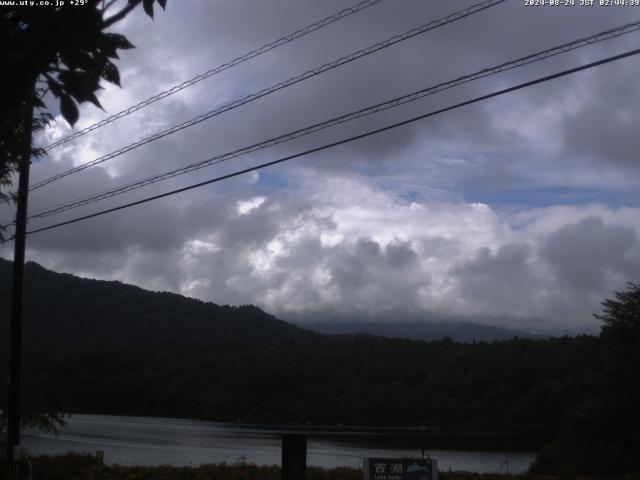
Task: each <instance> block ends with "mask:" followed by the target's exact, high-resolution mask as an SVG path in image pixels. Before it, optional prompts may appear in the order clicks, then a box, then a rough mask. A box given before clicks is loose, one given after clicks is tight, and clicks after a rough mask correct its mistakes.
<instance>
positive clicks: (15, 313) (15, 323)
mask: <svg viewBox="0 0 640 480" xmlns="http://www.w3.org/2000/svg"><path fill="white" fill-rule="evenodd" d="M34 95H35V90H34V89H31V90H30V91H28V92H27V95H26V96H25V102H24V115H23V119H22V122H23V124H22V135H23V146H22V147H23V149H22V154H21V157H20V165H19V167H18V202H17V203H18V204H17V208H16V226H15V234H14V237H15V245H14V253H13V279H12V288H11V323H10V333H9V402H8V409H7V417H8V418H7V420H8V421H7V467H8V476H7V477H8V479H9V480H17V478H18V462H19V461H20V458H19V455H20V417H21V415H20V414H21V412H20V388H21V387H20V384H21V382H20V376H21V370H22V313H23V298H24V294H23V293H24V292H23V291H24V257H25V240H26V234H27V200H28V196H29V168H30V166H31V130H32V125H33V96H34Z"/></svg>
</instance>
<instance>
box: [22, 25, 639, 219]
mask: <svg viewBox="0 0 640 480" xmlns="http://www.w3.org/2000/svg"><path fill="white" fill-rule="evenodd" d="M638 30H640V21H638V22H634V23H629V24H625V25H622V26H619V27H616V28H612V29H609V30H606V31H604V32H600V33H597V34H595V35H591V36H589V37H584V38H580V39H578V40H574V41H572V42H569V43H565V44H562V45H560V46H557V47H553V48H550V49H547V50H542V51H540V52H537V53H533V54H530V55H527V56H525V57H521V58H518V59H516V60H511V61H508V62H505V63H502V64H500V65H497V66H494V67H490V68H485V69H482V70H479V71H477V72H474V73H472V74H469V75H465V76H462V77H458V78H456V79H454V80H450V81H447V82H443V83H439V84H437V85H435V86H431V87H428V88H425V89H422V90H418V91H417V92H413V93H410V94H408V95H404V96H401V97H396V98H394V99H392V100H388V101H386V102H382V103H379V104H377V105H374V106H371V107H367V108H363V109H361V110H357V111H355V112H351V113H349V114H346V115H342V116H339V117H335V118H332V119H330V120H326V121H324V122H321V123H317V124H314V125H311V126H308V127H305V128H302V129H299V130H295V131H293V132H289V133H286V134H284V135H280V136H277V137H273V138H270V139H268V140H264V141H262V142H259V143H255V144H253V145H250V146H247V147H243V148H240V149H237V150H234V151H231V152H227V153H223V154H220V155H216V156H214V157H211V158H208V159H206V160H202V161H200V162H197V163H193V164H190V165H186V166H184V167H180V168H177V169H174V170H170V171H168V172H165V173H162V174H159V175H155V176H153V177H148V178H145V179H142V180H138V181H136V182H133V183H130V184H127V185H123V186H120V187H118V188H115V189H112V190H108V191H105V192H101V193H98V194H92V195H89V196H85V197H82V198H80V199H77V200H74V201H71V202H67V203H63V204H59V205H56V206H53V207H48V208H45V209H41V210H39V211H36V212H34V213H32V214H31V215H30V216H29V217H28V218H29V219H33V218H42V217H47V216H50V215H54V214H57V213H61V212H64V211H67V210H71V209H73V208H78V207H81V206H85V205H89V204H91V203H95V202H97V201H100V200H104V199H106V198H110V197H113V196H116V195H120V194H123V193H126V192H130V191H132V190H137V189H139V188H142V187H145V186H147V185H151V184H153V183H157V182H160V181H162V180H166V179H169V178H173V177H176V176H178V175H183V174H186V173H189V172H193V171H195V170H199V169H201V168H204V167H208V166H211V165H216V164H218V163H222V162H224V161H227V160H230V159H232V158H236V157H239V156H241V155H246V154H248V153H252V152H255V151H257V150H262V149H264V148H268V147H271V146H273V145H277V144H280V143H284V142H288V141H290V140H293V139H296V138H300V137H302V136H305V135H309V134H311V133H314V132H317V131H319V130H323V129H326V128H329V127H332V126H335V125H338V124H342V123H346V122H349V121H351V120H355V119H358V118H362V117H364V116H367V115H371V114H374V113H378V112H381V111H385V110H388V109H392V108H395V107H398V106H400V105H404V104H406V103H409V102H413V101H416V100H418V99H420V98H423V97H426V96H428V95H434V94H436V93H439V92H442V91H444V90H448V89H450V88H453V87H455V86H458V85H461V84H464V83H468V82H471V81H475V80H478V79H480V78H484V77H487V76H490V75H495V74H497V73H500V72H504V71H507V70H511V69H514V68H518V67H522V66H524V65H529V64H531V63H535V62H539V61H542V60H544V59H547V58H549V57H552V56H555V55H559V54H562V53H566V52H569V51H572V50H575V49H578V48H581V47H584V46H587V45H592V44H594V43H598V42H601V41H604V40H608V39H611V38H616V37H619V36H621V35H626V34H628V33H631V32H635V31H638Z"/></svg>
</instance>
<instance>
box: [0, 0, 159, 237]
mask: <svg viewBox="0 0 640 480" xmlns="http://www.w3.org/2000/svg"><path fill="white" fill-rule="evenodd" d="M155 2H157V3H158V4H159V5H160V6H161V7H162V8H165V5H166V0H128V2H127V3H126V4H125V5H124V6H122V7H121V8H120V9H119V10H118V11H115V12H113V9H114V4H115V3H116V2H114V1H111V0H110V1H108V2H104V1H102V0H88V1H87V3H86V4H85V5H81V6H80V5H79V6H69V5H66V6H59V7H49V6H47V7H46V9H47V10H46V13H45V12H44V11H43V10H44V9H43V8H26V7H14V8H10V7H4V8H3V9H1V10H0V65H2V69H0V112H2V113H1V114H0V151H1V152H2V156H1V157H0V187H8V186H10V185H11V174H12V172H13V171H15V170H16V169H17V166H18V164H19V159H20V158H21V155H22V152H23V151H24V149H25V140H24V138H25V129H24V127H25V125H26V123H25V111H26V112H30V111H31V109H30V107H29V106H30V105H33V106H34V107H35V108H36V111H37V112H38V113H37V114H36V115H35V117H34V120H33V121H34V126H35V127H36V129H38V128H42V127H43V126H44V125H45V124H46V123H47V122H49V121H51V119H52V117H51V115H50V113H49V111H48V109H47V106H46V105H45V103H44V101H43V99H44V98H45V96H46V94H47V93H51V95H53V96H54V97H55V98H56V99H57V100H58V101H59V109H60V112H61V113H62V115H63V117H64V118H65V120H67V122H69V123H70V124H71V125H73V124H74V123H75V122H76V121H77V120H78V116H79V113H78V107H77V104H80V103H83V102H91V103H93V104H94V105H96V106H97V107H100V108H101V106H100V102H99V101H98V98H97V97H96V95H95V93H96V91H97V90H99V89H100V88H101V87H100V80H101V79H104V80H106V81H107V82H110V83H115V84H117V85H120V74H119V72H118V68H117V67H116V66H115V64H114V63H113V61H112V60H113V59H117V58H118V50H122V49H127V48H133V45H132V44H131V43H130V42H129V41H128V40H127V38H126V37H124V36H123V35H120V34H116V33H109V32H106V31H105V30H107V29H108V28H109V27H111V26H112V25H113V24H115V23H116V22H118V21H119V20H121V19H123V18H124V17H125V16H126V15H127V14H128V13H129V12H131V11H132V10H133V9H134V8H136V7H137V6H138V5H140V4H142V5H143V7H144V10H145V11H146V12H147V14H148V15H149V16H151V17H153V6H154V3H155ZM34 153H38V152H37V151H35V152H34ZM1 195H3V196H4V197H6V195H4V194H1ZM1 233H2V232H0V234H1Z"/></svg>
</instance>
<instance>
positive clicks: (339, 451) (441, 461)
mask: <svg viewBox="0 0 640 480" xmlns="http://www.w3.org/2000/svg"><path fill="white" fill-rule="evenodd" d="M282 433H304V434H305V435H307V436H308V444H307V464H308V465H313V466H319V467H325V468H331V467H338V466H349V467H356V468H357V467H360V466H361V465H362V457H420V456H421V455H422V451H421V449H422V448H423V447H424V445H421V441H420V440H419V436H418V435H417V434H418V433H419V432H418V431H417V430H415V429H400V428H398V429H393V428H389V429H380V428H357V427H339V426H336V427H316V426H302V427H298V426H294V427H278V426H262V425H243V424H225V423H214V422H207V421H203V420H189V419H173V418H150V417H124V416H108V415H73V416H72V417H71V418H70V419H69V421H68V425H67V426H66V427H64V428H63V429H61V430H60V432H59V434H58V436H56V437H52V436H49V435H44V434H41V433H38V432H36V431H24V432H23V433H22V445H23V447H24V448H25V449H26V450H27V452H28V453H30V454H32V455H42V454H45V455H57V454H62V453H67V452H72V451H73V452H83V453H90V454H95V452H96V451H98V450H102V451H104V454H105V462H106V463H109V464H113V463H117V464H121V465H177V466H184V465H200V464H205V463H219V462H226V463H236V462H242V461H246V462H247V463H255V464H257V465H272V464H276V465H279V464H280V455H281V450H280V447H281V438H280V435H282ZM425 455H429V456H431V458H435V459H437V460H438V467H439V468H440V470H448V469H452V470H467V471H476V472H507V471H508V472H510V473H522V472H524V471H525V470H527V468H528V467H529V465H530V464H531V462H532V461H533V458H534V456H535V454H534V453H531V452H504V451H502V452H496V451H463V450H453V449H451V450H448V449H444V448H443V449H434V448H431V446H430V448H428V449H425Z"/></svg>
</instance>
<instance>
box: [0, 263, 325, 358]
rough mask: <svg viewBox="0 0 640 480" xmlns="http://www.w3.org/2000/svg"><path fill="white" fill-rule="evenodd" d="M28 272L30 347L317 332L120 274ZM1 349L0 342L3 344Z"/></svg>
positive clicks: (5, 271) (29, 268)
mask: <svg viewBox="0 0 640 480" xmlns="http://www.w3.org/2000/svg"><path fill="white" fill-rule="evenodd" d="M12 265H13V263H12V262H10V261H7V260H4V259H0V338H5V339H6V338H8V335H7V332H8V316H9V298H10V292H11V270H12ZM25 277H26V281H25V320H24V345H25V348H26V349H27V350H28V351H50V350H60V349H69V348H72V349H81V350H101V351H106V350H113V349H114V348H121V347H127V346H145V347H148V346H156V345H164V344H179V345H216V344H220V343H222V342H230V341H231V342H258V341H259V342H263V343H264V342H267V343H269V342H282V341H289V340H297V341H300V340H309V339H313V338H316V337H320V336H321V335H319V334H317V333H314V332H310V331H307V330H303V329H302V328H299V327H296V326H294V325H290V324H288V323H286V322H283V321H282V320H278V319H277V318H275V317H274V316H272V315H269V314H267V313H265V312H264V311H262V310H260V309H259V308H257V307H255V306H252V305H245V306H240V307H231V306H228V305H216V304H214V303H209V302H203V301H200V300H195V299H192V298H187V297H184V296H182V295H177V294H174V293H168V292H151V291H148V290H144V289H142V288H139V287H135V286H132V285H126V284H123V283H121V282H118V281H102V280H90V279H86V278H79V277H76V276H73V275H70V274H64V273H56V272H52V271H50V270H47V269H45V268H43V267H42V266H40V265H38V264H37V263H33V262H28V263H27V264H26V275H25ZM6 348H7V346H6V343H5V342H0V350H2V349H6Z"/></svg>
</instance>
